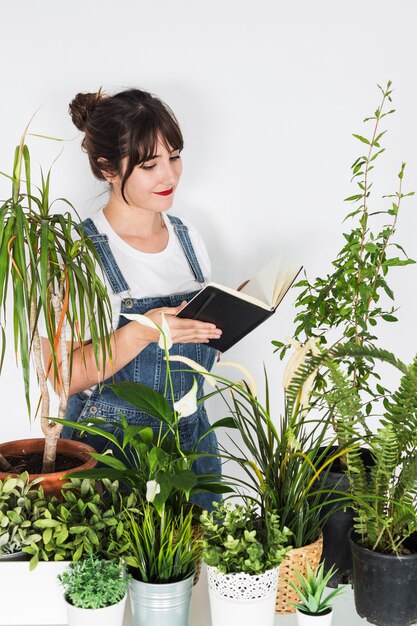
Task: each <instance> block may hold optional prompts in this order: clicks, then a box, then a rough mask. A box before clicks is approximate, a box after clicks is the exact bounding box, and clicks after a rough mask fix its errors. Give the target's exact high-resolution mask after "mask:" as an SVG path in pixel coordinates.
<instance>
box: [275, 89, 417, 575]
mask: <svg viewBox="0 0 417 626" xmlns="http://www.w3.org/2000/svg"><path fill="white" fill-rule="evenodd" d="M379 89H380V91H381V100H380V103H379V106H378V107H377V109H376V110H375V112H374V114H372V115H371V116H369V117H368V118H366V119H365V120H364V121H365V122H366V123H371V124H372V128H371V131H370V132H369V134H367V135H366V136H363V135H362V134H355V135H354V137H355V138H356V140H357V141H359V143H360V145H361V146H362V148H364V150H365V152H364V153H363V152H362V153H361V154H360V155H359V156H358V158H356V159H355V161H354V162H353V164H352V167H351V171H352V181H353V182H354V183H355V187H356V188H355V190H354V192H353V193H352V194H351V195H349V197H348V198H346V199H345V201H346V202H348V203H349V208H348V211H347V215H346V217H345V221H347V222H348V223H350V224H351V227H350V228H349V229H347V231H346V232H344V233H343V245H342V247H341V249H340V251H339V253H338V254H337V256H336V258H335V259H334V261H332V263H331V270H330V271H329V273H328V274H326V275H322V276H319V277H316V278H315V279H314V280H310V279H309V278H308V277H307V276H305V279H304V280H302V281H300V282H299V283H298V285H297V286H298V287H300V290H299V293H298V296H297V299H296V302H295V306H296V307H297V308H298V313H297V315H296V317H295V324H296V329H295V333H294V335H295V338H296V340H297V341H299V342H301V344H305V343H306V342H307V341H308V340H309V339H310V338H320V340H321V345H322V346H323V347H325V346H326V344H327V345H334V344H335V343H341V344H344V345H347V346H350V345H352V346H365V347H372V346H373V347H375V346H376V340H377V336H376V331H377V327H378V324H380V322H381V321H382V322H388V323H393V322H395V321H397V317H396V307H395V304H394V303H393V301H394V293H393V289H392V286H391V285H390V284H389V280H388V274H389V272H390V270H391V268H392V267H397V266H405V265H408V264H411V263H414V261H413V260H412V259H410V258H408V256H407V255H406V253H405V251H404V249H403V248H402V246H401V245H400V244H399V243H398V242H397V241H396V238H395V233H396V227H397V220H398V214H399V210H400V207H401V205H402V203H403V199H404V198H406V197H407V196H410V195H412V193H404V191H403V176H404V168H405V164H404V163H403V164H402V165H401V168H400V171H399V174H398V178H399V188H398V191H397V192H396V193H394V194H393V195H389V196H384V198H388V200H384V201H383V203H382V206H375V204H376V202H375V200H373V194H374V189H373V182H372V176H373V174H374V172H373V170H374V167H375V165H376V163H377V162H379V159H380V158H381V157H382V155H383V153H384V151H385V148H384V147H383V145H382V141H383V136H384V134H385V132H386V131H385V130H383V129H382V125H383V123H384V122H385V121H386V118H387V116H389V115H391V114H393V113H394V110H393V109H390V108H389V107H390V105H391V99H392V84H391V82H390V81H389V82H388V83H387V85H386V86H385V87H379ZM373 202H374V206H372V203H373ZM379 204H380V205H381V203H379ZM384 299H385V300H388V303H389V302H390V301H391V303H392V304H387V305H386V304H385V303H384ZM273 343H274V344H275V346H276V348H277V349H278V350H279V351H280V355H281V357H283V356H284V354H285V352H286V350H287V349H288V345H285V344H284V343H283V342H279V341H275V342H273ZM339 359H340V360H339V364H340V365H342V371H343V373H344V375H346V376H347V377H348V380H349V381H350V385H351V386H352V387H355V388H357V389H358V390H359V391H360V392H361V393H362V397H363V398H365V397H368V398H369V399H370V401H371V400H372V397H375V396H379V397H380V396H383V395H384V394H385V393H386V392H387V390H386V389H385V387H384V385H383V383H382V382H381V376H380V373H379V372H378V369H377V368H376V367H375V364H374V363H373V361H372V358H370V359H363V358H361V357H360V356H358V355H354V356H352V355H349V354H345V355H343V356H342V355H340V357H339ZM333 384H334V383H333V381H332V378H331V373H330V372H329V371H328V370H326V369H322V370H321V372H320V373H319V375H318V376H317V377H316V381H315V390H316V391H317V392H318V394H319V395H322V394H326V392H327V391H330V390H331V389H332V387H333ZM333 406H334V405H333ZM329 408H330V417H331V422H332V427H333V429H334V431H335V432H336V434H337V436H338V446H339V449H343V448H347V447H348V446H349V445H351V443H352V441H351V439H350V438H349V436H348V438H347V439H345V438H344V437H345V435H346V433H348V432H349V429H345V428H343V425H342V424H340V422H339V420H338V417H339V415H338V412H337V410H333V408H332V404H331V402H330V403H329ZM370 411H371V403H370V404H368V406H367V407H366V406H365V410H364V411H363V413H362V429H363V431H364V432H365V433H367V434H368V435H371V433H370V431H369V428H368V425H367V420H366V416H367V414H368V413H367V412H370ZM357 418H358V416H357V415H355V414H351V415H350V416H349V417H346V418H345V419H346V420H348V425H350V426H352V427H353V426H354V424H353V423H352V420H354V419H355V420H357ZM353 430H354V428H353ZM350 432H352V428H351V429H350ZM364 456H366V452H364ZM346 467H347V459H346V455H342V456H340V457H339V458H338V460H337V462H336V463H334V464H333V465H332V467H331V472H330V473H329V475H328V477H327V483H326V485H325V486H326V488H327V489H328V490H331V489H337V490H339V491H340V490H342V489H343V490H345V491H346V490H347V489H348V479H347V476H346ZM323 510H324V509H323ZM352 516H353V513H352V510H351V509H347V510H346V509H345V510H344V511H343V510H341V509H339V510H337V511H336V512H335V513H334V514H333V515H331V516H330V517H329V518H328V520H327V521H326V524H324V528H323V534H324V551H323V554H324V557H325V562H326V564H327V566H330V565H331V564H332V563H335V564H336V566H337V570H338V571H337V575H336V576H335V577H334V579H333V580H332V581H330V584H335V585H337V583H338V582H340V581H342V580H344V581H345V582H347V581H348V580H349V581H350V582H351V570H352V563H351V558H350V550H349V545H348V542H347V540H346V536H347V532H348V530H349V528H350V527H351V525H352Z"/></svg>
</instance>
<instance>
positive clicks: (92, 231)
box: [83, 218, 129, 294]
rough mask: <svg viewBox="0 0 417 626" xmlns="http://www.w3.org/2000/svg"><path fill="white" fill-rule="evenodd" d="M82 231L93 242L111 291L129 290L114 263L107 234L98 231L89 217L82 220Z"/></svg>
mask: <svg viewBox="0 0 417 626" xmlns="http://www.w3.org/2000/svg"><path fill="white" fill-rule="evenodd" d="M83 226H84V232H85V234H86V235H87V236H88V238H89V239H91V241H92V242H93V244H94V247H95V249H96V250H97V254H98V256H99V258H100V261H101V263H102V266H103V270H104V272H105V274H106V277H107V280H108V281H109V284H110V286H111V288H112V290H113V293H115V294H117V293H123V292H125V291H129V285H128V284H127V282H126V280H125V279H124V276H123V274H122V272H121V271H120V268H119V266H118V265H117V263H116V259H115V258H114V255H113V252H112V251H111V248H110V246H109V239H108V237H107V235H103V234H101V233H99V232H98V230H97V228H96V226H95V224H94V222H93V220H91V219H90V218H88V219H86V220H84V222H83Z"/></svg>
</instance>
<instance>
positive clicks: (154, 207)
mask: <svg viewBox="0 0 417 626" xmlns="http://www.w3.org/2000/svg"><path fill="white" fill-rule="evenodd" d="M126 161H127V158H125V159H123V161H122V168H123V167H125V166H126ZM181 173H182V163H181V156H180V152H179V150H171V149H167V148H166V147H165V145H164V143H163V142H162V141H161V140H159V141H158V144H157V149H156V154H155V157H154V158H153V159H151V160H150V161H146V162H145V163H143V164H142V165H137V166H136V167H135V168H134V170H133V172H132V173H131V175H130V176H129V178H128V179H127V182H126V185H125V188H124V195H125V197H126V199H127V201H128V202H129V204H130V205H132V206H135V207H137V208H140V209H146V210H149V211H155V212H162V211H166V210H167V209H169V208H170V207H171V205H172V202H173V199H174V193H175V189H176V188H177V185H178V182H179V179H180V176H181ZM111 182H112V185H113V193H115V194H117V195H119V196H120V199H122V195H121V177H120V176H115V177H114V178H113V179H112V180H111Z"/></svg>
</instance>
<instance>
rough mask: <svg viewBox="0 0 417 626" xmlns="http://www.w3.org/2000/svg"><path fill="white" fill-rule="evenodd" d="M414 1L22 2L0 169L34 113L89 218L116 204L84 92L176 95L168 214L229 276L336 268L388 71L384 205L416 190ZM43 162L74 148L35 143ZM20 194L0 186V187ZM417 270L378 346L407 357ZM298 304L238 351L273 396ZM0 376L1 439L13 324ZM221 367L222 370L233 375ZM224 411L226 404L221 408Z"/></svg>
mask: <svg viewBox="0 0 417 626" xmlns="http://www.w3.org/2000/svg"><path fill="white" fill-rule="evenodd" d="M416 20H417V5H416V4H415V2H414V1H413V0H401V2H396V1H395V0H365V1H364V0H349V1H347V0H339V1H337V0H293V1H290V0H259V1H258V2H254V1H253V0H222V1H220V0H211V1H210V2H209V1H202V0H154V1H153V2H150V1H149V0H146V1H143V0H118V1H117V2H115V1H114V0H72V1H71V2H70V3H63V2H56V0H38V2H33V1H32V0H20V2H14V3H12V2H4V3H2V7H1V13H0V21H1V33H2V34H1V37H0V58H1V59H2V63H1V65H2V69H1V87H0V89H1V111H2V115H1V120H0V129H1V130H0V136H1V148H0V169H1V170H3V171H10V167H11V163H12V158H13V149H14V146H15V145H16V143H17V142H18V141H19V138H20V135H21V133H22V131H23V129H24V127H25V126H26V124H27V122H28V120H29V119H30V117H31V116H32V114H33V113H34V111H36V110H37V109H38V108H39V107H40V108H39V110H38V112H37V114H36V117H35V119H34V121H33V122H32V126H31V128H32V131H33V132H36V133H44V134H47V135H52V136H56V137H61V138H64V139H66V140H67V141H66V142H65V143H64V144H63V153H62V154H61V156H60V158H59V160H58V161H57V162H56V163H55V165H54V177H53V188H52V192H53V195H55V196H65V197H67V198H69V199H70V200H72V202H73V203H74V204H75V206H76V207H77V208H78V210H79V211H80V213H81V214H82V215H83V216H86V215H87V214H89V213H90V212H91V211H92V210H93V209H94V207H98V206H100V205H101V204H103V203H104V198H103V196H102V195H100V194H101V191H102V187H101V186H100V184H99V183H97V182H96V181H94V179H93V178H92V176H91V174H90V171H89V167H88V163H87V158H86V156H85V155H83V154H82V153H81V151H80V135H79V134H78V132H77V131H76V130H75V127H74V126H73V125H72V123H71V120H70V118H69V116H68V115H67V107H68V103H69V102H70V100H71V99H72V98H73V96H74V95H75V94H76V93H77V92H78V91H95V90H97V89H98V88H99V87H100V86H102V87H103V88H104V89H105V90H108V91H109V92H113V91H115V90H118V89H120V88H126V87H132V86H138V87H142V88H144V89H148V90H150V91H152V92H154V93H156V94H157V95H159V96H160V97H161V98H162V99H164V100H165V101H166V102H167V103H168V104H169V105H170V106H171V107H172V108H173V110H174V111H175V112H176V114H177V116H178V118H179V120H180V123H181V125H182V128H183V131H184V135H185V139H186V149H185V151H184V155H183V160H184V176H183V180H182V183H181V186H180V189H179V190H178V192H177V194H176V201H175V207H174V212H175V213H176V214H178V215H180V216H183V217H185V218H187V219H189V220H191V221H192V222H194V223H195V224H196V225H197V226H198V227H199V229H200V230H201V231H202V233H203V234H204V236H205V239H206V242H207V246H208V248H209V252H210V253H211V257H212V261H213V278H214V279H215V280H217V281H220V282H224V283H225V284H229V285H230V286H235V285H237V284H239V283H240V282H241V281H242V280H243V279H244V278H247V277H249V276H250V275H251V274H253V273H254V272H255V271H256V270H257V269H258V268H259V267H260V266H261V265H262V264H263V263H264V262H266V261H267V260H268V259H269V258H270V257H272V256H273V255H275V254H276V253H277V252H283V253H284V254H285V256H286V257H287V258H294V259H295V260H300V261H301V262H303V263H304V265H305V266H306V268H307V270H308V272H309V274H310V275H311V276H313V275H316V273H319V272H320V273H323V272H325V271H326V270H330V262H331V260H332V259H333V258H334V255H335V254H336V252H337V251H338V250H339V248H340V246H341V242H342V236H341V233H342V225H341V221H342V219H343V216H344V214H345V210H346V206H344V204H343V198H345V197H346V196H348V195H351V193H353V192H354V191H353V187H352V185H351V184H350V165H351V163H352V161H353V159H354V158H356V156H357V155H358V154H359V153H360V146H359V144H358V143H357V142H356V141H355V140H354V139H353V138H352V136H351V135H352V133H353V132H363V131H364V130H365V129H363V127H362V124H361V122H362V119H363V118H364V117H365V116H366V115H368V114H371V113H372V112H373V111H374V110H375V108H376V107H377V105H378V103H379V92H378V90H377V87H376V83H380V84H385V83H386V82H387V80H388V79H391V80H392V81H393V86H394V88H395V92H394V106H395V108H396V109H397V113H396V114H395V116H394V117H392V118H391V119H389V121H388V123H387V126H388V127H389V133H388V135H387V137H386V140H385V145H386V146H387V148H388V150H387V153H386V154H385V155H384V156H383V157H382V158H381V160H380V162H379V163H378V172H379V174H378V176H377V181H376V185H375V189H374V200H373V203H374V204H373V205H372V206H373V208H374V209H375V210H377V209H378V208H380V207H381V203H380V201H379V199H380V197H381V196H382V195H383V194H387V193H393V192H394V191H395V190H396V188H397V179H396V174H397V172H398V171H399V167H400V164H401V161H402V160H404V161H407V163H408V165H407V175H406V182H405V187H406V190H412V189H417V154H416V145H417V122H416V110H417V106H416V105H417V102H416V100H417V76H416V69H415V59H416V45H417V44H416V36H415V25H416ZM30 145H31V149H32V155H33V157H34V164H37V163H38V162H41V163H42V165H43V167H44V168H47V166H48V164H50V163H51V162H52V160H53V159H54V157H55V156H56V155H57V154H58V153H59V152H60V150H61V148H62V144H56V143H52V142H51V143H50V142H45V141H42V140H40V139H35V138H33V139H32V140H31V141H30ZM8 194H9V190H8V186H7V183H6V182H5V181H4V180H0V197H6V196H7V195H8ZM416 226H417V199H413V198H412V199H411V200H409V201H408V202H407V203H406V204H405V205H404V207H403V211H402V214H401V216H400V220H399V228H398V241H400V242H401V243H403V245H404V246H405V247H406V249H407V251H408V253H409V254H410V256H414V257H416V256H417V249H416V248H417V245H416ZM416 278H417V266H409V267H407V268H404V269H399V270H396V269H395V270H393V272H392V279H391V282H392V284H393V286H394V288H395V293H396V297H397V302H398V304H399V306H400V307H401V308H400V311H399V317H400V322H399V323H398V324H396V325H393V326H391V327H390V326H389V325H387V326H388V327H387V328H385V329H382V328H381V331H380V337H381V343H382V345H386V346H387V347H390V348H392V349H395V350H396V352H397V354H398V356H400V357H402V358H403V359H406V360H408V359H410V358H411V357H412V356H413V354H414V353H415V352H416V349H417V341H416V326H415V313H414V311H415V306H416V295H415V288H414V286H415V283H416ZM293 317H294V310H293V309H292V303H291V298H290V297H288V298H287V300H286V301H285V302H284V303H283V305H282V306H281V307H280V309H279V311H278V312H277V314H276V315H275V316H274V317H273V318H272V319H270V320H269V321H268V322H267V323H265V324H264V325H263V326H262V327H261V328H259V329H258V330H257V331H256V332H254V333H253V334H251V335H250V336H249V337H247V338H246V339H245V340H244V341H242V342H241V343H240V344H239V345H238V346H236V347H235V348H234V349H233V350H231V351H230V352H229V354H228V358H230V359H233V360H237V361H240V362H242V363H244V364H245V365H247V366H248V367H250V368H251V369H252V370H253V371H254V373H255V374H256V376H257V377H258V378H259V379H261V377H262V364H263V363H265V364H266V365H267V368H268V371H269V376H270V383H271V386H272V388H273V390H274V397H275V399H276V401H277V405H278V404H279V397H280V387H281V377H282V369H283V366H282V364H281V363H280V362H279V360H278V358H277V356H276V355H275V356H274V355H273V350H272V347H271V343H270V342H271V340H272V339H283V338H285V337H287V336H289V335H291V332H292V319H293ZM8 335H9V338H10V339H9V343H8V347H9V350H8V355H7V357H6V363H5V366H4V370H3V372H2V374H1V377H0V398H1V403H2V413H3V415H2V418H1V426H0V429H1V430H0V433H1V434H0V439H1V440H7V439H12V438H17V437H23V436H27V435H29V434H30V431H31V432H32V433H37V432H38V431H39V427H38V425H37V424H35V425H33V426H32V427H30V426H29V422H28V418H27V413H26V409H25V405H24V401H23V392H22V384H21V379H20V372H19V371H18V370H17V369H16V368H15V365H14V360H13V354H12V341H11V328H9V329H8ZM222 373H223V372H222ZM212 412H213V413H215V414H216V417H218V416H220V413H221V408H220V406H217V407H215V408H214V409H213V410H212Z"/></svg>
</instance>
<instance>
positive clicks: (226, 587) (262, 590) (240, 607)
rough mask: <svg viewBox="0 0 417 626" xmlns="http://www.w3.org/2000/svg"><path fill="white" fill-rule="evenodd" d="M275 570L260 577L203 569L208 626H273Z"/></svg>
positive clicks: (275, 585)
mask: <svg viewBox="0 0 417 626" xmlns="http://www.w3.org/2000/svg"><path fill="white" fill-rule="evenodd" d="M278 571H279V569H278V567H276V568H274V569H272V570H268V571H267V572H264V573H263V574H259V575H251V574H246V573H243V572H241V573H239V574H220V573H219V572H217V569H216V568H215V567H210V566H208V567H207V574H208V585H209V597H210V609H211V623H212V626H230V624H239V626H253V625H254V624H262V626H273V623H274V619H275V602H276V597H277V587H278Z"/></svg>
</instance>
